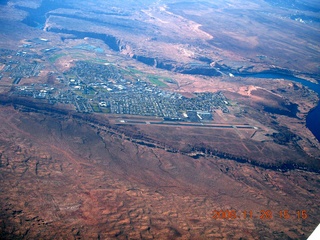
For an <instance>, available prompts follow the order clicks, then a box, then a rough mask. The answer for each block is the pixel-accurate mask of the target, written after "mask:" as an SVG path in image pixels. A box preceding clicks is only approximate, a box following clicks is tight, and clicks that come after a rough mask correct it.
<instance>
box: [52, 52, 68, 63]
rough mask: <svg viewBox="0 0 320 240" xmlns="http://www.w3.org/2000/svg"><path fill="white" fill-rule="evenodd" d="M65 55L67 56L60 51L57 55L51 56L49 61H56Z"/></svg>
mask: <svg viewBox="0 0 320 240" xmlns="http://www.w3.org/2000/svg"><path fill="white" fill-rule="evenodd" d="M63 56H66V54H65V53H59V54H56V55H53V56H51V57H50V58H49V61H50V62H51V63H54V62H55V61H57V60H58V59H59V58H61V57H63Z"/></svg>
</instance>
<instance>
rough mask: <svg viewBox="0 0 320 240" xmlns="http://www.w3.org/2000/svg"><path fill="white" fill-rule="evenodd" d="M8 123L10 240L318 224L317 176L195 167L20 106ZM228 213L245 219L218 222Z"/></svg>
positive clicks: (243, 234) (283, 235)
mask: <svg viewBox="0 0 320 240" xmlns="http://www.w3.org/2000/svg"><path fill="white" fill-rule="evenodd" d="M0 118H1V119H0V120H1V126H0V128H1V129H0V141H1V145H0V146H1V148H0V156H1V158H0V159H1V162H0V164H1V165H0V170H1V171H0V181H1V184H0V186H1V187H0V191H1V194H0V203H1V205H0V206H1V210H0V211H1V215H0V230H1V235H0V236H1V239H21V238H24V239H53V238H54V239H128V238H129V239H152V238H156V239H216V238H217V239H219V238H221V239H222V238H225V239H240V238H242V239H253V238H256V239H257V238H259V236H265V237H267V238H269V239H289V238H302V239H303V238H305V237H307V236H308V235H309V234H310V233H311V232H312V231H313V229H314V228H315V226H316V225H317V223H318V221H319V208H318V206H319V188H320V185H319V180H320V179H319V175H318V174H316V173H311V172H304V171H299V170H294V171H289V172H278V171H272V170H267V169H263V168H259V167H254V166H252V165H250V164H246V163H243V164H242V163H237V162H235V161H232V160H223V159H220V158H217V157H214V158H212V157H211V158H209V157H200V158H198V159H193V158H191V157H189V156H186V155H183V154H181V153H170V152H167V151H165V150H164V149H159V148H151V147H147V146H143V145H141V144H140V145H139V144H136V143H134V142H132V141H130V140H126V139H128V138H127V137H126V136H125V135H124V134H121V133H118V132H117V131H116V130H114V126H113V125H110V124H109V123H108V121H106V120H104V122H103V121H102V120H101V119H100V120H99V119H98V120H96V121H95V123H94V121H88V120H85V118H82V119H81V118H79V117H75V116H73V117H72V116H71V115H70V116H67V115H64V114H57V113H55V114H53V113H50V114H48V113H46V112H38V113H36V112H21V111H18V110H15V109H13V108H12V107H11V106H3V107H1V114H0ZM97 122H99V124H97ZM169 130H170V129H167V131H169ZM228 209H229V210H231V209H233V210H236V211H237V216H238V217H239V218H236V219H213V211H214V210H228ZM250 210H252V211H253V216H252V218H251V217H250V216H249V214H248V216H247V218H246V219H244V216H243V213H242V211H247V212H249V211H250ZM261 210H270V211H272V213H273V216H272V218H271V219H263V215H262V219H260V216H261V213H260V211H261ZM284 210H289V213H290V218H289V219H284V218H280V216H279V213H278V212H279V211H284ZM297 210H299V211H301V210H306V211H307V217H306V219H302V218H301V217H300V219H298V218H297V215H296V211H297Z"/></svg>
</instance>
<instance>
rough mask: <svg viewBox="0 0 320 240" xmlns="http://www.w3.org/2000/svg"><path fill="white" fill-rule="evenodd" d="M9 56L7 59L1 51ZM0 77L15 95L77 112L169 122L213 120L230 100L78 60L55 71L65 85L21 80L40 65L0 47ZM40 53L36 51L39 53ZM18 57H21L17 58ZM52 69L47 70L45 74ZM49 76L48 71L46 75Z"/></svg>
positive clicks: (34, 73)
mask: <svg viewBox="0 0 320 240" xmlns="http://www.w3.org/2000/svg"><path fill="white" fill-rule="evenodd" d="M7 55H10V56H12V59H10V61H8V60H6V61H4V60H3V59H4V56H7ZM1 56H2V59H1V63H2V64H3V67H2V70H1V71H0V78H2V77H3V76H7V77H9V78H10V79H12V86H13V88H12V89H13V94H14V95H17V96H22V97H32V98H34V99H39V100H45V101H48V103H49V104H55V103H62V104H72V105H74V107H75V109H76V110H77V111H78V112H84V113H90V112H101V113H109V114H128V115H140V116H154V117H162V118H163V119H165V120H169V121H191V122H200V121H211V120H213V115H212V113H213V112H214V110H215V109H221V110H222V111H223V112H224V113H228V112H229V110H228V105H229V102H228V100H227V98H226V97H225V96H224V95H223V93H222V92H217V93H195V94H194V97H193V98H187V97H185V96H183V95H181V94H180V93H176V92H170V91H168V90H166V89H165V88H162V87H161V86H159V83H161V84H163V83H162V82H160V81H159V80H157V81H156V82H152V81H150V82H148V81H145V80H141V79H139V78H137V79H130V80H129V79H126V78H125V77H124V76H123V74H122V72H121V69H118V68H117V67H116V66H114V65H113V64H101V63H94V62H89V61H77V62H76V63H75V66H73V67H71V68H70V69H69V70H68V71H67V72H64V73H62V74H61V75H59V76H56V77H55V78H56V80H57V81H58V82H59V83H60V85H62V86H63V87H62V88H61V87H59V88H58V87H57V86H55V85H53V84H48V83H46V84H45V83H30V84H20V82H21V79H23V78H30V77H38V76H39V73H40V71H41V69H42V67H43V65H42V64H41V63H38V62H36V61H33V60H32V56H31V57H30V55H29V54H27V53H26V52H21V51H19V52H18V53H14V52H9V51H5V50H2V51H1ZM37 57H39V56H37ZM17 58H24V61H21V60H20V61H19V59H17ZM50 74H52V75H54V74H55V73H49V75H50ZM49 77H50V76H49Z"/></svg>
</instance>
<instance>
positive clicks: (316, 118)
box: [235, 73, 320, 142]
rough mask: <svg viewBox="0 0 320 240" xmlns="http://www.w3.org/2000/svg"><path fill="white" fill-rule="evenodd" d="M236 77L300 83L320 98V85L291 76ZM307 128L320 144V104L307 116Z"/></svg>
mask: <svg viewBox="0 0 320 240" xmlns="http://www.w3.org/2000/svg"><path fill="white" fill-rule="evenodd" d="M235 76H241V77H253V78H268V79H285V80H290V81H293V82H299V83H301V84H303V85H304V86H305V87H307V88H309V89H312V90H313V91H315V92H316V93H318V95H319V97H320V84H315V83H312V82H309V81H307V80H304V79H302V78H298V77H294V76H289V75H285V74H274V73H257V74H245V75H244V74H241V75H237V74H235ZM307 128H309V130H310V131H311V132H312V134H313V135H314V136H315V137H316V138H317V139H318V141H319V142H320V102H319V103H318V106H317V107H316V108H314V109H312V110H311V111H310V112H309V114H308V116H307Z"/></svg>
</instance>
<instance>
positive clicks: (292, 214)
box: [212, 210, 308, 220]
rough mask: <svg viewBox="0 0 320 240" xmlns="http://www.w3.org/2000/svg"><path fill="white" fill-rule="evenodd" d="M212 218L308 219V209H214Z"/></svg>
mask: <svg viewBox="0 0 320 240" xmlns="http://www.w3.org/2000/svg"><path fill="white" fill-rule="evenodd" d="M212 218H213V219H216V220H219V219H230V220H232V219H261V220H272V219H274V218H280V219H284V220H289V219H291V220H293V219H303V220H305V219H307V218H308V213H307V211H306V210H296V211H289V210H281V211H271V210H260V211H258V212H256V211H253V210H248V211H236V210H214V211H212Z"/></svg>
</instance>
